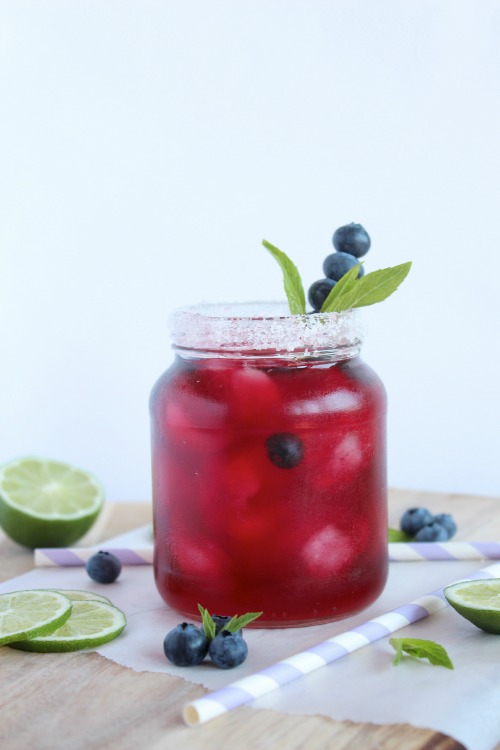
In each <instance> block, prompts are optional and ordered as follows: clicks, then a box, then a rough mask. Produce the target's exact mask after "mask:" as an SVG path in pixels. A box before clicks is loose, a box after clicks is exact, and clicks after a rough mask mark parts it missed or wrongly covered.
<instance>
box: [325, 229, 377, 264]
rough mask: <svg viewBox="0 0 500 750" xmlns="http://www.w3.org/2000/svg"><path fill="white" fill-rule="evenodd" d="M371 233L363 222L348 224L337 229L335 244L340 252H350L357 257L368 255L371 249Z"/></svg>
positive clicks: (334, 236)
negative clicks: (362, 224) (363, 225)
mask: <svg viewBox="0 0 500 750" xmlns="http://www.w3.org/2000/svg"><path fill="white" fill-rule="evenodd" d="M370 245H371V240H370V235H369V234H368V232H367V231H366V229H365V228H364V227H362V226H361V224H355V223H354V222H352V223H351V224H346V225H345V226H343V227H339V228H338V229H336V230H335V232H334V235H333V246H334V248H335V250H338V251H339V253H349V254H350V255H354V256H355V257H356V258H361V256H362V255H366V253H367V252H368V250H369V249H370Z"/></svg>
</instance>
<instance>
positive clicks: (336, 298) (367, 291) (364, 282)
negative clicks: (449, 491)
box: [321, 261, 411, 312]
mask: <svg viewBox="0 0 500 750" xmlns="http://www.w3.org/2000/svg"><path fill="white" fill-rule="evenodd" d="M410 268H411V261H408V263H401V264H400V265H399V266H392V267H390V268H381V269H379V270H378V271H372V272H371V273H367V274H366V276H362V277H361V278H360V279H358V278H356V277H357V274H358V271H359V264H358V265H357V266H355V267H354V268H351V269H350V271H348V272H347V273H346V274H345V275H344V276H342V278H341V279H340V281H338V282H337V283H336V284H335V286H334V287H333V289H332V291H331V292H330V294H329V295H328V297H327V298H326V300H325V301H324V303H323V307H322V308H321V312H343V311H344V310H350V309H351V308H353V307H366V306H367V305H375V304H376V303H377V302H383V300H385V299H387V297H389V296H390V295H391V294H393V292H395V291H396V289H397V288H398V287H399V286H400V284H401V283H402V282H403V281H404V280H405V278H406V277H407V276H408V274H409V273H410Z"/></svg>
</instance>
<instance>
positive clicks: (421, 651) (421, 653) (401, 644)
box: [389, 638, 454, 669]
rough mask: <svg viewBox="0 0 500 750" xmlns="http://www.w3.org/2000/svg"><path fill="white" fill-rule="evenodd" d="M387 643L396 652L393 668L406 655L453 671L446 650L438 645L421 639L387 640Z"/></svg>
mask: <svg viewBox="0 0 500 750" xmlns="http://www.w3.org/2000/svg"><path fill="white" fill-rule="evenodd" d="M389 643H390V644H391V646H392V647H393V648H394V650H395V651H396V656H395V657H394V661H393V664H394V666H395V667H397V666H398V664H399V663H400V662H401V659H402V658H403V655H404V654H406V655H408V656H411V657H413V658H414V659H427V660H428V661H429V662H430V663H431V664H435V665H436V666H438V667H446V668H447V669H454V667H453V664H452V662H451V659H450V657H449V656H448V653H447V651H446V649H445V648H444V646H441V645H440V644H439V643H435V642H434V641H427V640H423V639H422V638H389Z"/></svg>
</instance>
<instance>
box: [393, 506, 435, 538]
mask: <svg viewBox="0 0 500 750" xmlns="http://www.w3.org/2000/svg"><path fill="white" fill-rule="evenodd" d="M432 521H433V515H432V513H431V512H430V510H427V508H409V509H408V510H407V511H405V512H404V513H403V515H402V516H401V520H400V522H399V525H400V527H401V531H404V532H405V534H409V536H414V535H415V534H416V533H417V531H419V530H420V529H421V528H422V526H425V525H426V524H428V523H432Z"/></svg>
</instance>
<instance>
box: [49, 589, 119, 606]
mask: <svg viewBox="0 0 500 750" xmlns="http://www.w3.org/2000/svg"><path fill="white" fill-rule="evenodd" d="M50 590H51V591H57V593H58V594H63V595H64V596H67V597H68V599H70V600H71V601H72V602H88V601H92V602H104V603H105V604H112V603H113V602H112V601H111V600H110V599H108V597H107V596H103V595H102V594H95V593H94V592H93V591H80V589H50Z"/></svg>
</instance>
